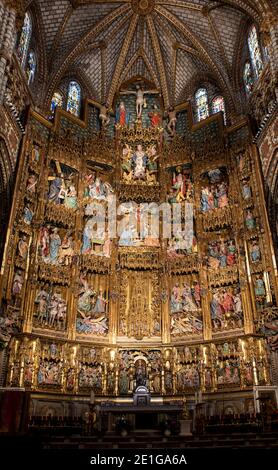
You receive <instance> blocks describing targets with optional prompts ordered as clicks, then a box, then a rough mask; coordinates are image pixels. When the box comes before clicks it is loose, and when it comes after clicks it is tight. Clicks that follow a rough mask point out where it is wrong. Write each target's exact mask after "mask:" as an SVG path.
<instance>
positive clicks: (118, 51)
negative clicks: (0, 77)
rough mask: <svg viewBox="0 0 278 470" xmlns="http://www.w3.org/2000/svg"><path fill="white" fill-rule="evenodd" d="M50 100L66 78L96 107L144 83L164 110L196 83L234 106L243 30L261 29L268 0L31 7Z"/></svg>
mask: <svg viewBox="0 0 278 470" xmlns="http://www.w3.org/2000/svg"><path fill="white" fill-rule="evenodd" d="M29 3H31V7H32V8H34V12H35V14H36V16H37V18H38V29H39V34H40V35H41V44H42V46H43V51H42V53H43V55H44V64H46V65H45V71H44V80H45V83H46V84H47V86H46V94H47V95H48V97H49V96H51V93H52V92H53V91H54V89H55V87H57V86H58V84H59V82H60V81H61V80H62V79H63V77H64V76H69V75H70V74H71V72H74V74H76V75H78V74H80V76H83V77H84V79H85V82H86V84H87V87H88V88H91V89H90V90H89V91H90V93H91V95H92V97H94V98H95V99H96V100H98V101H108V102H109V103H112V101H113V98H114V95H115V93H116V92H117V90H118V89H119V86H120V85H121V84H122V83H123V82H125V81H126V80H129V79H131V78H134V77H138V76H141V77H145V78H146V79H147V80H149V81H151V82H152V83H154V84H155V85H156V86H157V87H159V88H160V89H161V92H162V95H163V99H164V103H165V105H166V106H168V105H169V104H177V103H179V102H180V101H181V100H183V99H186V93H187V91H188V90H189V89H190V84H192V83H194V80H197V79H198V76H204V75H206V74H207V75H208V76H211V77H213V79H214V81H215V83H217V85H218V87H219V88H220V89H221V88H225V90H226V93H227V96H228V99H229V100H230V102H231V103H233V101H234V100H235V89H234V85H233V83H234V79H233V77H234V69H235V67H236V57H237V49H238V47H239V44H240V43H239V38H240V36H241V31H242V28H243V27H244V25H246V24H247V21H250V19H251V20H253V21H257V22H258V23H259V22H260V21H261V19H262V18H263V15H264V13H265V11H266V9H267V7H269V5H271V4H270V3H269V2H268V1H267V0H252V1H251V0H229V1H209V0H110V1H100V0H91V1H86V0H52V1H47V0H34V1H33V2H29Z"/></svg>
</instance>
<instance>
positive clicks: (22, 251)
mask: <svg viewBox="0 0 278 470" xmlns="http://www.w3.org/2000/svg"><path fill="white" fill-rule="evenodd" d="M17 248H18V255H19V256H20V258H22V259H23V260H26V258H27V254H28V243H27V238H26V235H22V238H20V239H19V241H18V245H17Z"/></svg>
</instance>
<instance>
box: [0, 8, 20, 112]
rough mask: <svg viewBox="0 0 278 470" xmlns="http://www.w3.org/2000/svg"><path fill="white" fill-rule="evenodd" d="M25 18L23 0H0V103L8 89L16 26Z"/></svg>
mask: <svg viewBox="0 0 278 470" xmlns="http://www.w3.org/2000/svg"><path fill="white" fill-rule="evenodd" d="M21 18H23V9H22V4H21V1H19V2H16V1H12V0H6V1H3V0H0V104H2V103H3V99H4V94H5V91H6V84H7V75H8V70H9V64H10V61H11V58H12V54H13V49H14V45H15V41H16V27H17V26H18V27H20V26H21V23H22V21H17V20H19V19H21Z"/></svg>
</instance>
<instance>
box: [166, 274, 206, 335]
mask: <svg viewBox="0 0 278 470" xmlns="http://www.w3.org/2000/svg"><path fill="white" fill-rule="evenodd" d="M172 286H173V287H172V289H171V297H170V315H171V335H172V337H173V338H176V337H182V336H190V338H193V337H196V336H200V335H202V333H203V317H202V309H201V287H200V282H199V279H198V276H196V277H195V276H194V275H192V276H175V277H174V276H173V278H172Z"/></svg>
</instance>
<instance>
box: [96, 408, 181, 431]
mask: <svg viewBox="0 0 278 470" xmlns="http://www.w3.org/2000/svg"><path fill="white" fill-rule="evenodd" d="M181 413H182V405H178V404H163V403H161V404H150V405H142V406H135V405H134V404H123V403H119V404H117V403H115V404H113V403H111V402H110V403H102V404H101V405H100V409H99V423H100V427H101V429H107V431H108V432H113V431H115V426H116V423H117V421H118V420H119V419H121V418H122V417H124V418H125V420H126V421H127V422H128V424H129V427H130V429H131V430H143V429H146V430H156V429H159V426H160V424H161V423H162V422H165V421H166V420H169V421H173V422H174V421H175V422H178V421H179V419H180V416H181Z"/></svg>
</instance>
